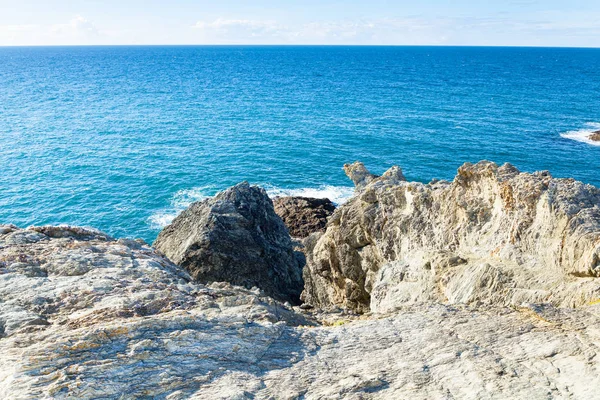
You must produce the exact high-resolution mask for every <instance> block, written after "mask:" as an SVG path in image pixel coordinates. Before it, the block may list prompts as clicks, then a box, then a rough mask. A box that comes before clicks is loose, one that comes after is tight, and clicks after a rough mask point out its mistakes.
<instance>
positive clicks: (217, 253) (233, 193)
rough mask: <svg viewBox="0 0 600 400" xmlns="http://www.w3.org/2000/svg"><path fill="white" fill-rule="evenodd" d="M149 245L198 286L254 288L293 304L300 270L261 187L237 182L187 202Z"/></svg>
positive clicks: (286, 235)
mask: <svg viewBox="0 0 600 400" xmlns="http://www.w3.org/2000/svg"><path fill="white" fill-rule="evenodd" d="M154 247H155V248H156V249H157V250H159V251H160V252H162V253H163V254H165V255H166V256H167V257H168V258H169V259H170V260H171V261H173V262H174V263H175V264H177V265H180V266H182V267H184V268H185V269H186V270H187V271H188V272H189V273H190V274H191V275H192V277H193V278H194V279H195V280H196V281H198V282H202V283H206V282H221V281H223V282H229V283H231V284H234V285H240V286H244V287H246V288H252V287H258V288H260V289H262V290H263V291H264V292H265V293H266V294H268V295H269V296H272V297H274V298H276V299H279V300H282V301H290V302H292V303H298V301H299V297H300V293H301V292H302V289H303V282H302V266H301V265H300V257H298V256H297V255H296V254H295V252H294V250H293V247H292V241H291V239H290V235H289V233H288V231H287V229H286V227H285V225H284V223H283V221H282V220H281V218H280V217H279V216H277V214H275V211H274V209H273V203H272V202H271V200H270V199H269V197H268V196H267V193H266V192H265V190H264V189H262V188H259V187H257V186H250V185H249V184H248V183H247V182H244V183H240V184H238V185H236V186H234V187H232V188H230V189H228V190H226V191H224V192H221V193H219V194H217V195H216V196H215V197H214V198H210V199H206V200H204V201H201V202H197V203H194V204H192V205H191V206H190V207H189V208H188V209H187V210H185V211H184V212H182V213H181V214H180V215H179V216H178V217H177V218H175V220H174V221H173V222H172V223H171V225H169V226H167V227H166V228H164V229H163V231H162V232H161V233H160V234H159V235H158V238H157V239H156V242H155V243H154Z"/></svg>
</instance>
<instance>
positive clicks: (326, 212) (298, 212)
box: [273, 196, 335, 238]
mask: <svg viewBox="0 0 600 400" xmlns="http://www.w3.org/2000/svg"><path fill="white" fill-rule="evenodd" d="M273 205H274V206H275V212H276V213H277V215H279V216H280V217H281V219H283V222H284V223H285V225H286V226H287V228H288V230H289V232H290V235H292V237H296V238H305V237H307V236H309V235H310V234H311V233H315V232H324V231H325V226H326V225H327V218H328V217H329V216H330V215H331V214H333V212H334V211H335V205H334V204H333V203H332V202H331V200H329V199H315V198H312V197H295V196H292V197H276V198H274V199H273Z"/></svg>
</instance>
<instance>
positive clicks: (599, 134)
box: [588, 131, 600, 142]
mask: <svg viewBox="0 0 600 400" xmlns="http://www.w3.org/2000/svg"><path fill="white" fill-rule="evenodd" d="M588 137H589V138H590V140H593V141H594V142H600V131H596V132H592V134H591V135H590V136H588Z"/></svg>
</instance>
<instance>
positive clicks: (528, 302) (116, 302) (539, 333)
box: [0, 162, 600, 399]
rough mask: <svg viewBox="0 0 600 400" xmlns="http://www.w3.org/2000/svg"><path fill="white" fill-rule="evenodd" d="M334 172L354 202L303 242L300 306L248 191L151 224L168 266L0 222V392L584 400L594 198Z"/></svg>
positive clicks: (470, 171)
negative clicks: (305, 306)
mask: <svg viewBox="0 0 600 400" xmlns="http://www.w3.org/2000/svg"><path fill="white" fill-rule="evenodd" d="M345 170H346V172H347V174H348V175H349V177H350V178H351V179H352V180H353V181H354V182H355V184H356V186H357V189H356V196H355V197H354V198H353V199H351V200H350V201H349V202H348V203H346V204H344V205H343V206H341V207H339V208H338V209H337V210H336V211H335V212H334V214H333V215H332V216H331V217H330V218H329V221H328V223H327V229H326V231H325V232H324V233H315V234H313V235H311V236H309V237H308V238H307V239H306V240H305V245H306V249H305V251H306V257H307V265H306V267H305V268H304V279H305V286H304V293H303V298H304V299H305V300H306V301H307V302H309V303H310V304H311V305H313V306H314V307H315V309H314V310H313V311H303V310H302V309H301V308H300V307H293V306H291V305H289V304H285V303H282V302H280V301H278V300H276V299H273V298H272V297H273V296H275V297H279V298H281V300H285V298H286V296H287V295H282V294H286V293H287V294H289V293H290V292H289V290H290V289H289V288H290V287H291V288H292V290H293V291H294V292H293V293H299V290H298V284H297V283H298V280H299V278H297V279H294V280H290V279H289V276H293V272H294V271H296V272H297V271H298V258H297V257H296V256H295V255H294V254H293V253H292V252H291V250H290V249H291V244H290V243H291V241H290V238H289V235H288V234H287V231H286V229H285V227H284V226H283V222H282V221H281V219H279V217H276V216H274V209H273V206H272V203H271V202H270V200H269V199H268V198H266V194H264V191H262V190H261V189H260V188H256V187H252V186H250V185H247V184H241V185H238V186H236V187H234V188H232V189H230V190H228V191H226V192H224V193H222V194H219V195H218V196H216V197H215V198H214V199H209V200H207V201H204V202H201V203H197V204H195V205H193V206H191V208H190V209H189V210H188V211H186V212H184V213H183V214H182V215H181V216H180V217H179V218H178V219H177V220H176V221H175V222H174V224H173V225H172V226H171V227H169V228H167V229H166V231H165V233H164V234H161V238H160V241H159V242H158V243H157V244H158V245H161V243H162V245H161V247H162V246H164V247H163V250H165V252H172V253H171V257H172V258H173V259H175V260H178V261H177V262H178V263H179V264H181V265H176V264H175V263H173V262H172V260H169V259H168V258H166V257H165V256H163V255H162V254H161V253H160V252H158V251H156V250H154V249H153V248H151V247H150V246H148V245H147V244H145V243H144V242H143V241H135V240H128V239H119V240H117V239H114V238H111V237H110V236H109V235H106V234H104V233H102V232H99V231H96V230H93V229H88V228H79V227H31V228H27V229H19V228H17V227H15V226H12V225H0V365H1V366H2V368H0V398H1V399H67V398H78V399H79V398H81V399H96V398H105V399H122V398H132V399H133V398H156V399H299V398H301V399H432V398H433V399H482V398H484V399H507V398H510V399H512V398H530V399H567V398H568V399H595V398H598V393H597V392H598V390H597V387H598V385H600V362H598V359H597V358H598V354H600V345H599V344H600V331H599V330H598V326H600V284H599V283H598V281H599V280H600V277H599V275H600V271H599V261H598V260H599V245H600V212H599V206H600V191H599V190H598V189H596V188H594V187H591V186H588V185H584V184H582V183H580V182H576V181H573V180H569V179H554V178H552V177H551V176H550V175H549V174H548V173H546V172H539V173H534V174H526V173H520V172H519V171H517V170H516V169H515V168H514V167H512V166H510V165H504V166H502V167H498V166H497V165H495V164H493V163H489V162H481V163H478V164H476V165H471V164H465V165H464V166H462V167H461V168H460V169H459V171H458V175H457V176H456V178H455V179H454V181H453V182H444V181H433V182H431V183H429V184H421V183H414V182H412V183H411V182H407V181H406V180H405V178H404V176H403V174H402V171H401V170H400V169H399V168H397V167H394V168H392V169H390V170H389V171H388V172H386V173H385V174H384V175H383V176H376V175H374V174H371V173H369V172H368V171H367V169H366V168H365V167H364V165H362V164H360V163H355V164H351V165H347V166H346V167H345ZM236 243H237V246H236ZM246 252H247V257H248V259H247V260H245V259H244V258H243V257H244V254H245V253H246ZM207 254H210V256H208V255H207ZM228 254H231V255H230V256H228ZM278 254H279V255H281V254H283V256H282V257H278V256H277V255H278ZM232 260H234V261H235V262H231V261H232ZM277 262H279V263H277ZM253 268H254V269H253ZM256 268H258V269H259V270H260V271H261V272H260V274H261V275H260V279H264V281H259V280H257V277H256V276H252V271H255V269H256ZM269 268H271V269H274V270H276V272H273V274H269V272H268V270H269ZM203 274H206V275H203ZM277 274H284V275H286V274H289V276H288V278H285V279H274V277H275V276H278V275H277ZM193 275H195V276H193ZM237 275H239V276H237ZM208 276H210V279H206V277H208ZM194 278H196V279H194ZM199 279H201V280H204V279H205V280H204V282H206V283H201V282H199V281H198V280H199ZM219 280H231V281H233V282H234V283H236V284H237V285H238V286H236V285H233V284H231V282H223V281H221V282H218V281H219ZM209 282H210V283H209ZM286 282H287V283H286ZM288 284H289V285H290V286H286V285H288ZM244 286H246V287H244ZM252 286H256V287H254V288H252ZM247 287H250V289H248V288H247ZM261 288H262V290H261ZM269 295H270V296H269ZM323 309H329V310H323ZM344 309H345V311H344ZM357 312H358V313H357ZM361 313H362V314H361Z"/></svg>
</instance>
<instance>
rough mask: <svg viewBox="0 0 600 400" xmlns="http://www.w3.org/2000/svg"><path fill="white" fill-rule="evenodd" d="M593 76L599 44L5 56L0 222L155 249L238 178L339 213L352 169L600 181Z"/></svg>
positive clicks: (0, 83)
mask: <svg viewBox="0 0 600 400" xmlns="http://www.w3.org/2000/svg"><path fill="white" fill-rule="evenodd" d="M599 66H600V50H599V49H536V48H453V47H437V48H436V47H64V48H61V47H53V48H0V223H15V224H17V225H20V226H28V225H32V224H36V225H38V224H60V223H67V224H77V225H88V226H94V227H97V228H100V229H102V230H105V231H107V232H109V233H111V234H114V235H116V236H133V237H142V238H144V239H146V240H148V241H151V240H153V239H154V238H155V236H156V234H157V233H158V230H159V229H160V226H161V225H163V224H165V223H167V222H168V221H169V219H170V218H172V216H173V215H174V214H175V213H176V212H177V211H178V210H180V209H182V208H183V207H185V206H186V205H187V204H189V202H190V201H193V200H196V199H199V198H202V196H206V195H212V194H214V193H215V192H216V191H218V190H221V189H224V188H226V187H228V186H230V185H233V184H235V183H238V182H239V181H242V180H249V181H250V182H252V183H257V184H262V185H266V186H267V187H268V188H269V190H270V191H271V193H297V194H299V193H304V194H308V195H316V196H330V197H334V199H335V200H336V201H343V198H344V197H345V196H348V195H349V194H350V193H351V191H352V189H351V188H350V184H349V181H348V180H347V178H346V177H345V176H344V174H343V171H342V169H341V167H342V165H343V164H344V163H346V162H352V161H355V160H361V161H363V162H365V164H366V165H367V166H368V167H369V168H371V169H372V171H374V172H376V173H381V172H383V171H384V170H385V169H387V168H388V167H390V166H391V165H394V164H398V165H400V166H401V167H402V168H403V169H404V172H405V175H406V176H407V177H408V178H409V179H411V180H417V181H429V180H430V179H432V178H434V177H435V178H445V179H451V178H452V177H453V176H454V174H455V171H456V169H457V168H458V167H459V166H460V165H461V164H462V163H463V162H465V161H472V162H474V161H478V160H481V159H489V160H493V161H496V162H498V163H504V162H511V163H513V164H515V165H516V166H517V167H518V168H520V169H521V170H525V171H533V170H538V169H548V170H550V171H551V172H552V174H553V175H554V176H559V177H575V178H576V179H579V180H582V181H584V182H587V183H591V184H595V185H600V174H599V173H598V170H599V167H600V146H594V145H593V144H590V143H586V142H585V135H586V134H587V133H589V132H590V131H593V130H595V129H600V68H599Z"/></svg>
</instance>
